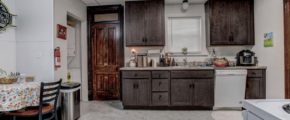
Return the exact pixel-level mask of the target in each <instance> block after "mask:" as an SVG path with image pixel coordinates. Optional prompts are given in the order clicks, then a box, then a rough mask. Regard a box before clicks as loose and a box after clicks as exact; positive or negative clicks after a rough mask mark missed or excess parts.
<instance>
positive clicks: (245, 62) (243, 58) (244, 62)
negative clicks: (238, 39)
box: [236, 50, 256, 66]
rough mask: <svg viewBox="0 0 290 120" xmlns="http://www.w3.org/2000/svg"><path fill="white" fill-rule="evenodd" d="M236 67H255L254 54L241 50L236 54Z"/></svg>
mask: <svg viewBox="0 0 290 120" xmlns="http://www.w3.org/2000/svg"><path fill="white" fill-rule="evenodd" d="M236 59H237V63H236V64H237V66H255V65H256V62H255V53H254V52H252V51H250V50H242V51H241V52H239V53H237V56H236Z"/></svg>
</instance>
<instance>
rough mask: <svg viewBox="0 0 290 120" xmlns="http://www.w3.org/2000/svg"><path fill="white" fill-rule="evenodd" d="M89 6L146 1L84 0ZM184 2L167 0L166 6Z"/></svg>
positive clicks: (197, 1)
mask: <svg viewBox="0 0 290 120" xmlns="http://www.w3.org/2000/svg"><path fill="white" fill-rule="evenodd" d="M82 1H83V2H84V3H85V4H87V5H89V6H90V5H108V4H124V3H125V1H144V0H82ZM206 1H207V0H188V2H189V3H190V4H204V3H205V2H206ZM182 2H183V0H165V4H181V3H182Z"/></svg>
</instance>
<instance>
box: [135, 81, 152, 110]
mask: <svg viewBox="0 0 290 120" xmlns="http://www.w3.org/2000/svg"><path fill="white" fill-rule="evenodd" d="M138 81H139V82H138V83H137V91H138V92H137V105H138V106H149V105H150V100H151V97H150V96H151V82H150V80H149V79H141V80H138Z"/></svg>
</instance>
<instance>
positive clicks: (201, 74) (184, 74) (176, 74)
mask: <svg viewBox="0 0 290 120" xmlns="http://www.w3.org/2000/svg"><path fill="white" fill-rule="evenodd" d="M213 77H214V72H213V71H172V72H171V78H213Z"/></svg>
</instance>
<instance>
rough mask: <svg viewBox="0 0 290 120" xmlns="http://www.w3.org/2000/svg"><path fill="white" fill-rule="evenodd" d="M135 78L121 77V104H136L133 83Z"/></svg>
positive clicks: (135, 81)
mask: <svg viewBox="0 0 290 120" xmlns="http://www.w3.org/2000/svg"><path fill="white" fill-rule="evenodd" d="M137 82H138V80H136V79H123V86H122V88H123V91H122V92H123V105H124V106H136V105H137V92H136V89H137V88H136V86H135V83H137Z"/></svg>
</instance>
